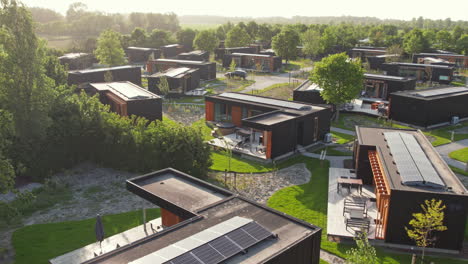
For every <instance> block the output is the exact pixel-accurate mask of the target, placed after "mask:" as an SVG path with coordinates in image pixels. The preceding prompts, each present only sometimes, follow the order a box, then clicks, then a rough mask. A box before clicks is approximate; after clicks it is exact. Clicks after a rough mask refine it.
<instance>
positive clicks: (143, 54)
mask: <svg viewBox="0 0 468 264" xmlns="http://www.w3.org/2000/svg"><path fill="white" fill-rule="evenodd" d="M125 53H126V54H127V57H128V62H130V63H146V62H147V61H148V60H149V59H150V58H152V59H159V58H160V57H161V50H160V49H153V48H143V47H128V48H126V49H125Z"/></svg>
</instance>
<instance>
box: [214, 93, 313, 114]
mask: <svg viewBox="0 0 468 264" xmlns="http://www.w3.org/2000/svg"><path fill="white" fill-rule="evenodd" d="M218 97H222V98H228V99H235V100H242V101H247V102H253V103H260V104H265V105H271V106H276V107H281V108H289V109H293V110H300V111H302V110H303V111H307V110H311V109H312V106H311V105H308V104H303V103H299V102H293V101H286V100H279V99H275V98H270V97H263V96H255V95H250V94H243V93H230V92H227V93H222V94H219V95H218Z"/></svg>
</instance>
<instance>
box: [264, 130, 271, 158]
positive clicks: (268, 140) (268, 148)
mask: <svg viewBox="0 0 468 264" xmlns="http://www.w3.org/2000/svg"><path fill="white" fill-rule="evenodd" d="M271 136H272V133H271V131H265V136H264V139H263V140H264V144H265V142H266V153H265V156H266V158H267V159H270V158H271Z"/></svg>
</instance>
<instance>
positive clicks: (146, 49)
mask: <svg viewBox="0 0 468 264" xmlns="http://www.w3.org/2000/svg"><path fill="white" fill-rule="evenodd" d="M127 49H132V50H143V51H153V50H159V49H156V48H145V47H128V48H127Z"/></svg>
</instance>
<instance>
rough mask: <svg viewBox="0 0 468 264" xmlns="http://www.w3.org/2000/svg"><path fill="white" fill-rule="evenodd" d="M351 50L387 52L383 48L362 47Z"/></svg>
mask: <svg viewBox="0 0 468 264" xmlns="http://www.w3.org/2000/svg"><path fill="white" fill-rule="evenodd" d="M351 50H352V51H366V52H378V53H385V52H387V51H386V50H384V49H364V48H353V49H351Z"/></svg>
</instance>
